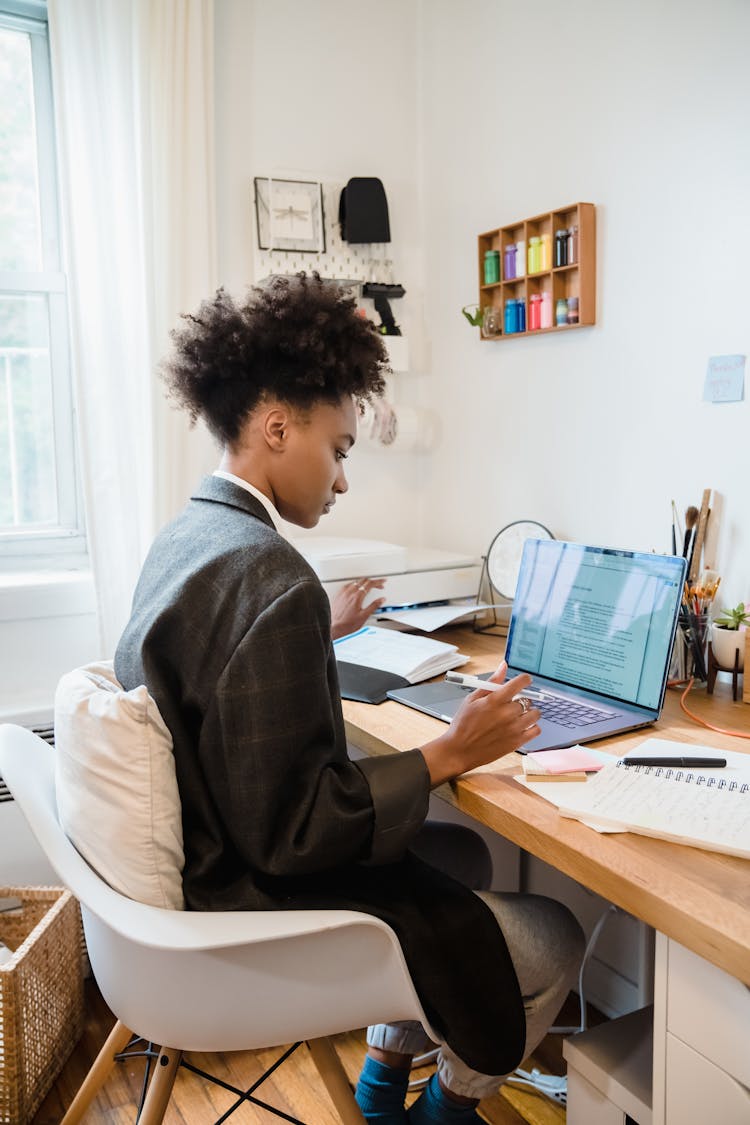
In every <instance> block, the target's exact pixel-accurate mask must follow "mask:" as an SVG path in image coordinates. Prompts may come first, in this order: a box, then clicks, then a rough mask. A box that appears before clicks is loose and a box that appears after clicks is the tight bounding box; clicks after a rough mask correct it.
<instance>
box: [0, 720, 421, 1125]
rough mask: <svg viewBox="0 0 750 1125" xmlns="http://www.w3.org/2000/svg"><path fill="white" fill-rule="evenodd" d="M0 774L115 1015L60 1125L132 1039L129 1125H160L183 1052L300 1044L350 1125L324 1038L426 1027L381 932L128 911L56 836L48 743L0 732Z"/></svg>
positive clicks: (346, 913) (288, 918)
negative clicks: (141, 1088) (149, 1074)
mask: <svg viewBox="0 0 750 1125" xmlns="http://www.w3.org/2000/svg"><path fill="white" fill-rule="evenodd" d="M0 774H1V775H2V777H3V778H4V780H5V782H6V783H7V785H8V788H9V789H10V791H11V793H12V794H13V797H14V798H15V800H16V801H17V802H18V804H19V806H20V808H21V810H22V811H23V813H24V814H25V816H26V818H27V820H28V822H29V825H30V827H31V829H32V831H33V832H34V834H35V836H36V838H37V840H38V841H39V843H40V845H41V847H42V849H43V850H44V852H45V853H46V854H47V856H48V858H49V860H50V863H51V864H52V866H53V867H54V869H55V870H56V872H57V874H58V875H59V877H60V879H61V880H62V882H63V883H64V884H65V885H66V886H67V887H69V888H70V890H71V891H72V892H73V894H74V895H75V896H76V898H77V899H78V900H79V901H80V903H81V910H82V914H83V925H84V931H85V934H86V944H87V947H88V954H89V958H90V960H91V966H92V970H93V973H94V977H95V978H96V981H97V984H98V986H99V988H100V990H101V993H102V995H103V997H104V999H105V1001H106V1002H107V1004H108V1005H109V1007H110V1009H111V1010H112V1012H113V1013H114V1014H115V1016H116V1018H117V1023H116V1024H115V1027H114V1029H113V1030H112V1032H111V1034H110V1036H109V1039H108V1040H107V1042H106V1043H105V1045H104V1047H103V1048H102V1050H101V1052H100V1054H99V1056H98V1058H97V1059H96V1061H95V1062H94V1064H93V1066H92V1068H91V1070H90V1072H89V1074H88V1076H87V1077H86V1079H85V1081H84V1083H83V1085H82V1087H81V1089H80V1090H79V1092H78V1094H77V1096H76V1098H75V1100H74V1102H73V1103H72V1105H71V1106H70V1108H69V1110H68V1112H67V1113H66V1115H65V1117H64V1118H63V1123H62V1125H74V1123H75V1122H78V1121H80V1120H81V1119H82V1118H83V1116H84V1114H85V1112H86V1109H87V1107H88V1106H89V1104H90V1103H91V1101H92V1100H93V1098H94V1097H95V1096H96V1094H97V1091H98V1090H99V1089H100V1087H101V1086H102V1085H103V1083H104V1081H105V1080H106V1078H107V1075H108V1073H109V1071H110V1069H111V1066H112V1063H113V1061H114V1056H115V1054H117V1053H118V1052H119V1051H121V1050H122V1049H123V1047H124V1046H125V1044H126V1043H127V1042H128V1041H129V1039H130V1038H131V1032H132V1033H135V1034H136V1035H138V1036H140V1037H141V1038H143V1039H145V1040H148V1041H151V1042H153V1043H157V1044H159V1045H160V1046H161V1052H160V1056H159V1064H158V1065H157V1067H156V1072H155V1075H154V1077H153V1079H152V1081H151V1084H150V1087H149V1090H148V1094H147V1097H146V1101H145V1104H144V1106H143V1111H142V1114H141V1116H140V1118H139V1121H140V1125H159V1123H161V1122H162V1120H163V1118H164V1114H165V1112H166V1108H167V1104H168V1102H169V1098H170V1095H171V1091H172V1086H173V1084H174V1080H175V1075H176V1070H177V1067H178V1066H179V1063H180V1059H181V1055H182V1052H183V1051H201V1052H213V1051H237V1050H247V1049H257V1048H264V1047H274V1046H278V1045H280V1044H288V1043H291V1042H293V1041H297V1040H307V1043H308V1046H309V1048H310V1051H311V1054H312V1058H313V1060H314V1062H315V1065H316V1067H317V1069H318V1071H319V1073H320V1075H321V1078H322V1079H323V1082H324V1083H325V1085H326V1088H327V1089H328V1092H329V1094H330V1096H331V1098H332V1100H333V1102H334V1105H335V1106H336V1109H337V1111H338V1113H339V1114H340V1116H341V1120H342V1121H343V1122H344V1123H345V1125H354V1123H355V1122H356V1123H357V1125H361V1123H362V1122H363V1120H364V1119H363V1117H362V1115H361V1113H360V1111H359V1108H358V1106H357V1104H356V1102H355V1100H354V1096H353V1093H352V1090H351V1087H350V1086H349V1083H348V1080H347V1078H346V1075H345V1073H344V1069H343V1067H342V1065H341V1063H340V1061H339V1059H338V1056H337V1054H336V1052H335V1049H334V1047H333V1045H332V1044H331V1043H330V1041H329V1040H328V1038H327V1037H328V1036H330V1035H332V1034H334V1033H337V1032H342V1031H349V1030H352V1029H355V1028H360V1027H364V1026H366V1025H367V1024H371V1023H383V1022H392V1021H394V1020H404V1019H416V1020H419V1021H420V1022H421V1023H423V1024H424V1025H425V1026H426V1027H428V1025H427V1021H426V1017H425V1015H424V1012H423V1011H422V1007H421V1005H420V1002H419V999H418V997H417V994H416V992H415V990H414V986H413V984H412V981H411V978H410V976H409V972H408V969H407V967H406V963H405V961H404V958H403V954H402V952H401V947H400V945H399V943H398V941H397V939H396V936H395V934H394V933H393V931H392V930H391V929H390V927H389V926H387V925H386V924H385V923H384V922H381V921H380V920H379V919H377V918H374V917H372V916H371V915H368V914H361V913H358V912H356V911H351V910H310V911H300V910H294V911H262V912H251V911H246V912H245V911H243V912H221V913H197V912H189V911H177V910H164V909H161V908H158V907H153V906H146V905H143V904H142V903H139V902H134V901H133V900H131V899H128V898H125V897H124V896H123V895H120V894H118V893H117V892H116V891H114V890H112V888H111V887H110V886H109V885H108V884H107V883H105V882H104V881H103V880H102V879H101V878H100V877H99V876H98V875H97V874H96V872H95V871H94V870H93V869H92V868H91V867H90V866H89V864H88V863H86V861H85V860H84V859H83V858H82V857H81V856H80V855H79V853H78V852H77V851H76V849H75V848H74V847H73V845H72V844H71V843H70V841H69V840H68V838H67V837H66V836H65V834H64V833H63V831H62V829H61V827H60V824H59V821H58V817H57V805H56V801H55V788H54V750H53V749H52V748H51V747H50V746H48V745H47V743H46V742H43V741H42V740H41V739H40V738H38V737H37V736H36V735H34V734H32V733H31V732H30V731H27V730H24V729H23V728H21V727H16V726H10V725H4V726H0ZM428 1031H429V1027H428ZM433 1037H434V1033H433ZM287 1120H289V1118H288V1117H287Z"/></svg>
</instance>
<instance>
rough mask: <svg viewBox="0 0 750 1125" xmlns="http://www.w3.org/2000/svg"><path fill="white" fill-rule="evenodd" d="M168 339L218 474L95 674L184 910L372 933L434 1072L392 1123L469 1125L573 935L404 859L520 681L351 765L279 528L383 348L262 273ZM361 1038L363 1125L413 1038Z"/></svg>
mask: <svg viewBox="0 0 750 1125" xmlns="http://www.w3.org/2000/svg"><path fill="white" fill-rule="evenodd" d="M173 335H174V342H175V351H174V354H173V356H172V357H171V358H170V359H169V360H168V361H167V362H166V364H165V365H164V374H165V376H166V379H167V382H168V384H169V386H170V389H171V391H172V393H173V395H174V396H175V397H176V398H177V400H178V402H179V403H180V404H181V405H182V406H184V407H185V408H186V409H187V410H188V412H189V414H190V417H191V419H192V420H193V421H194V420H195V419H196V418H197V417H199V416H200V417H202V418H203V419H204V421H205V422H206V424H207V425H208V427H209V429H210V430H211V432H212V433H213V435H214V436H215V438H216V439H217V440H218V442H219V443H220V445H221V447H222V450H223V454H222V461H221V467H220V469H219V470H218V471H217V472H216V473H215V474H214V475H213V476H212V477H208V478H206V479H205V480H204V481H203V482H202V483H201V485H200V486H199V488H198V489H197V490H196V492H195V494H194V496H193V497H192V499H191V500H190V502H189V504H188V505H187V507H186V508H185V510H184V511H183V512H182V513H181V514H180V515H179V516H178V517H177V518H176V519H175V520H174V521H173V522H172V523H171V524H170V525H169V526H168V527H166V528H165V529H164V530H163V531H162V532H161V533H160V535H159V536H158V537H157V539H156V541H155V543H154V544H153V547H152V548H151V551H150V553H149V555H148V558H147V559H146V562H145V565H144V568H143V572H142V574H141V577H140V579H139V582H138V587H137V589H136V593H135V598H134V602H133V611H132V616H131V619H130V622H129V624H128V626H127V628H126V630H125V632H124V634H123V637H122V639H121V641H120V644H119V646H118V649H117V654H116V658H115V670H116V673H117V677H118V679H119V680H120V682H121V683H122V684H123V686H124V687H125V688H131V687H134V686H136V685H138V684H142V683H145V684H146V686H147V687H148V689H149V691H150V692H151V694H152V695H153V697H154V699H155V700H156V702H157V705H158V707H159V710H160V711H161V714H162V716H163V718H164V720H165V722H166V724H167V726H168V728H169V730H170V731H171V734H172V737H173V740H174V753H175V764H176V770H177V781H178V786H179V791H180V798H181V801H182V816H183V835H184V849H185V868H184V873H183V885H184V893H185V901H186V905H187V907H188V909H193V910H226V909H258V910H264V909H284V908H288V909H300V908H316V907H318V908H319V907H342V908H349V909H356V910H363V911H366V912H369V913H372V914H375V915H377V916H379V917H381V918H383V919H384V920H385V921H386V922H388V923H389V924H390V925H391V926H392V927H393V929H394V930H395V932H396V933H397V935H398V937H399V941H400V942H401V945H402V948H403V950H404V955H405V957H406V960H407V963H408V965H409V968H410V972H411V974H412V978H413V980H414V983H415V987H416V988H417V991H418V993H419V996H420V999H421V1001H422V1004H423V1006H424V1008H425V1012H426V1013H427V1015H428V1017H429V1019H430V1022H431V1023H432V1025H433V1027H435V1028H436V1029H439V1030H440V1033H441V1036H442V1037H443V1039H444V1047H443V1051H442V1056H441V1061H440V1065H439V1072H440V1077H439V1078H435V1079H434V1080H433V1082H432V1083H431V1086H430V1087H429V1088H428V1090H427V1091H426V1092H425V1094H423V1095H422V1097H421V1098H420V1099H419V1102H418V1103H417V1104H416V1105H415V1106H414V1107H412V1109H411V1110H410V1111H409V1112H410V1117H409V1118H408V1120H410V1121H413V1122H426V1121H442V1120H464V1119H465V1120H478V1118H476V1115H475V1114H474V1109H473V1107H474V1105H475V1104H476V1101H477V1098H478V1097H480V1096H482V1095H483V1094H484V1093H486V1092H487V1091H488V1090H490V1089H494V1088H496V1086H497V1083H498V1081H499V1079H498V1078H497V1077H488V1076H502V1075H504V1074H506V1073H507V1072H508V1071H510V1070H512V1069H513V1067H515V1066H516V1064H517V1063H518V1062H519V1061H520V1059H521V1058H522V1056H523V1054H524V1052H525V1050H526V1049H530V1047H531V1046H533V1045H534V1043H535V1042H536V1041H538V1039H539V1038H541V1036H542V1035H543V1034H544V1031H545V1030H546V1027H547V1026H548V1024H549V1021H550V1020H551V1019H552V1018H553V1017H554V1015H555V1014H556V1010H557V1008H558V1007H559V1004H560V1002H561V1000H562V999H563V997H564V995H565V993H566V992H567V989H568V987H569V983H570V980H571V979H572V977H573V975H574V972H575V961H576V958H577V955H578V953H579V945H580V935H579V932H578V931H577V928H576V926H575V923H573V922H572V920H571V918H570V917H569V916H568V915H567V913H566V912H564V911H563V909H562V908H561V907H559V906H558V904H555V903H550V902H548V901H547V900H541V899H534V898H531V897H529V896H525V897H524V896H485V900H483V899H482V898H480V897H479V896H478V895H476V894H474V893H472V892H471V891H469V890H468V889H466V888H465V887H464V886H462V885H461V884H460V883H458V882H455V881H454V880H452V879H450V878H449V877H447V876H445V875H443V874H442V873H440V872H439V871H437V870H436V869H435V868H433V867H431V866H430V865H428V864H426V863H423V862H422V861H420V860H419V859H418V858H417V856H416V855H415V854H414V853H413V852H412V851H410V850H409V845H410V844H411V843H412V842H413V841H415V840H416V838H417V837H418V835H419V832H420V829H421V827H422V825H423V823H424V820H425V816H426V813H427V803H428V796H429V791H430V789H431V788H433V787H434V786H436V785H439V784H441V783H442V782H444V781H447V780H449V779H450V778H453V777H455V776H456V775H457V774H460V773H463V772H464V771H465V770H467V769H471V768H472V767H474V766H477V765H480V764H483V763H485V762H489V761H492V760H494V759H496V758H498V757H502V756H503V755H504V754H507V753H510V752H511V751H513V750H515V749H517V748H518V747H519V746H521V745H522V744H523V743H524V742H526V741H527V740H529V739H531V738H533V737H534V736H535V735H536V734H537V733H538V728H537V726H536V721H537V719H538V717H539V715H538V712H537V711H535V710H533V708H530V707H529V706H528V701H522V702H519V701H518V700H517V699H516V700H515V701H514V696H518V695H519V693H520V692H522V691H523V688H524V687H526V686H528V684H529V682H530V680H529V677H527V676H518V677H516V678H515V679H514V680H511V681H509V682H508V683H507V684H504V685H503V687H502V688H501V690H499V691H494V692H483V691H477V692H474V693H473V694H472V695H470V696H469V697H468V698H467V701H466V703H465V705H464V707H463V708H462V709H461V711H460V712H459V714H458V715H457V716H456V718H455V719H454V721H453V723H451V724H450V726H449V727H446V729H445V731H444V732H443V733H442V734H441V735H440V736H439V737H438V738H436V739H434V740H433V741H431V742H429V743H427V744H426V745H424V746H422V747H420V748H419V749H415V750H412V751H410V752H409V753H406V754H394V755H392V756H388V757H379V758H370V759H364V760H362V761H357V762H354V761H351V760H350V759H349V757H348V756H347V751H346V740H345V736H344V725H343V718H342V711H341V701H340V696H339V691H338V682H337V675H336V661H335V658H334V656H333V651H332V644H331V616H330V607H329V603H328V599H327V596H326V594H325V592H324V590H323V589H322V587H321V585H320V582H319V581H318V579H317V577H316V576H315V574H314V573H313V571H312V570H311V568H310V567H309V566H308V564H307V563H306V562H305V561H304V559H303V558H302V557H301V556H300V555H299V553H298V552H297V551H296V550H295V549H294V547H293V546H292V545H291V544H290V543H289V542H288V541H287V540H286V539H285V538H284V537H283V535H282V534H281V533H280V531H279V530H278V527H279V520H280V518H281V519H283V520H286V521H288V522H289V523H292V524H296V525H297V526H300V527H305V528H311V527H315V526H316V525H317V523H318V521H319V520H320V519H321V517H322V516H323V515H325V514H327V513H328V512H329V511H330V510H331V508H332V507H333V505H334V504H335V503H336V502H337V500H338V499H339V498H340V497H341V496H343V494H344V493H345V492H346V491H347V487H348V486H347V482H346V476H345V473H344V462H345V460H346V458H347V457H348V455H349V452H350V450H351V448H352V446H353V445H354V442H355V439H356V432H357V413H358V406H359V404H361V403H362V402H363V401H367V400H369V399H371V398H372V397H373V396H377V395H380V394H381V393H382V391H383V387H384V382H383V375H382V371H383V369H384V367H385V352H384V348H383V344H382V340H381V338H380V337H379V335H378V334H377V332H376V331H375V329H374V327H373V326H372V324H371V323H370V322H369V321H367V320H365V319H363V318H362V317H361V316H359V315H358V314H357V311H356V307H355V304H354V301H353V300H351V299H350V298H348V297H346V296H345V295H344V294H343V293H342V291H341V289H340V288H339V287H338V286H337V285H336V284H335V283H333V282H326V281H322V280H321V279H320V278H319V277H317V276H316V275H313V276H312V277H309V278H308V277H305V276H304V275H298V276H297V277H294V278H276V279H274V280H273V281H272V282H271V284H270V285H269V286H268V288H266V289H263V290H259V289H256V290H254V291H253V292H252V294H251V296H250V298H249V300H248V301H247V302H246V303H245V304H244V305H241V306H238V305H236V304H235V302H234V301H233V300H232V299H231V298H230V297H229V296H228V295H227V294H225V293H224V292H223V291H220V292H219V293H218V294H217V295H216V297H215V298H214V299H213V300H212V301H209V302H206V303H204V304H203V305H202V306H201V308H200V310H199V311H198V312H197V314H195V315H193V316H187V317H185V318H184V324H183V326H182V327H181V328H180V329H179V330H177V331H176V332H175V333H174V334H173ZM368 592H369V584H366V589H365V591H362V593H365V594H366V593H368ZM347 596H348V598H349V604H348V612H349V614H350V617H349V619H351V612H352V605H351V597H352V596H353V592H352V591H349V594H348V595H347ZM362 609H363V607H362V604H361V602H360V603H358V604H357V606H356V612H355V617H356V615H357V613H360V612H362ZM342 613H343V607H342ZM504 673H505V669H504V668H501V669H499V670H498V672H497V673H496V675H495V676H494V677H493V678H494V679H495V680H496V681H497V682H502V680H503V678H504ZM488 904H489V905H488ZM498 923H499V924H498ZM504 935H505V936H504ZM511 935H512V937H511ZM506 939H507V940H506ZM508 942H510V943H511V945H512V946H513V948H511V949H510V950H509V948H508ZM468 951H470V956H467V952H468ZM519 978H520V983H519ZM553 1009H554V1010H553ZM369 1042H370V1053H369V1057H368V1059H367V1060H366V1063H365V1068H364V1070H363V1073H362V1076H361V1078H360V1083H359V1086H358V1090H357V1098H358V1101H359V1103H360V1105H361V1106H362V1108H363V1112H364V1114H365V1116H366V1118H367V1119H368V1120H371V1121H380V1122H382V1123H388V1122H405V1121H406V1120H407V1117H406V1115H405V1110H404V1108H403V1105H404V1095H405V1090H406V1082H407V1081H408V1064H409V1062H410V1056H411V1054H412V1053H413V1051H414V1050H417V1049H420V1047H421V1044H422V1043H423V1042H424V1034H423V1032H421V1029H420V1028H418V1027H416V1028H415V1027H405V1026H394V1027H385V1028H377V1029H370V1033H369ZM430 1114H432V1116H430ZM446 1114H452V1115H453V1116H446ZM456 1114H458V1115H460V1116H456Z"/></svg>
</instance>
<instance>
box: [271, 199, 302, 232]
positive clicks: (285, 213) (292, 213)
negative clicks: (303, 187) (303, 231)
mask: <svg viewBox="0 0 750 1125" xmlns="http://www.w3.org/2000/svg"><path fill="white" fill-rule="evenodd" d="M273 217H274V219H275V220H276V222H277V223H288V224H289V226H290V228H291V229H292V230H293V229H294V220H295V219H296V220H297V222H300V223H309V221H310V212H309V211H302V210H300V209H299V208H297V207H293V206H292V205H291V204H289V206H288V207H274V209H273Z"/></svg>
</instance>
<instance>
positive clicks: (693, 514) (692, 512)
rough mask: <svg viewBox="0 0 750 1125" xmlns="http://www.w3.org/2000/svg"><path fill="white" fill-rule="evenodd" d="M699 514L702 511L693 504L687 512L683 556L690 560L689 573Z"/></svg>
mask: <svg viewBox="0 0 750 1125" xmlns="http://www.w3.org/2000/svg"><path fill="white" fill-rule="evenodd" d="M699 515H700V512H699V511H698V509H697V508H696V507H695V506H694V505H692V504H691V505H690V507H689V508H688V509H687V511H686V512H685V542H684V543H683V547H682V557H683V559H687V560H688V573H689V572H690V547H691V545H692V542H693V537H694V535H695V525H696V524H697V522H698V516H699Z"/></svg>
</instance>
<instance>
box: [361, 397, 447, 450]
mask: <svg viewBox="0 0 750 1125" xmlns="http://www.w3.org/2000/svg"><path fill="white" fill-rule="evenodd" d="M360 434H361V435H362V436H363V437H364V438H365V439H366V443H367V447H368V448H370V449H377V450H380V451H383V452H385V451H387V450H389V449H392V450H394V452H396V453H426V452H428V451H429V450H430V449H432V448H433V446H434V444H435V439H436V435H437V425H436V419H435V415H434V414H433V412H432V411H428V410H415V409H414V408H413V407H411V406H398V407H395V406H393V405H392V404H391V403H388V402H385V401H384V400H382V399H381V400H377V401H376V402H375V403H373V404H372V405H370V406H367V407H365V411H364V414H363V415H362V419H361V422H360Z"/></svg>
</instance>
